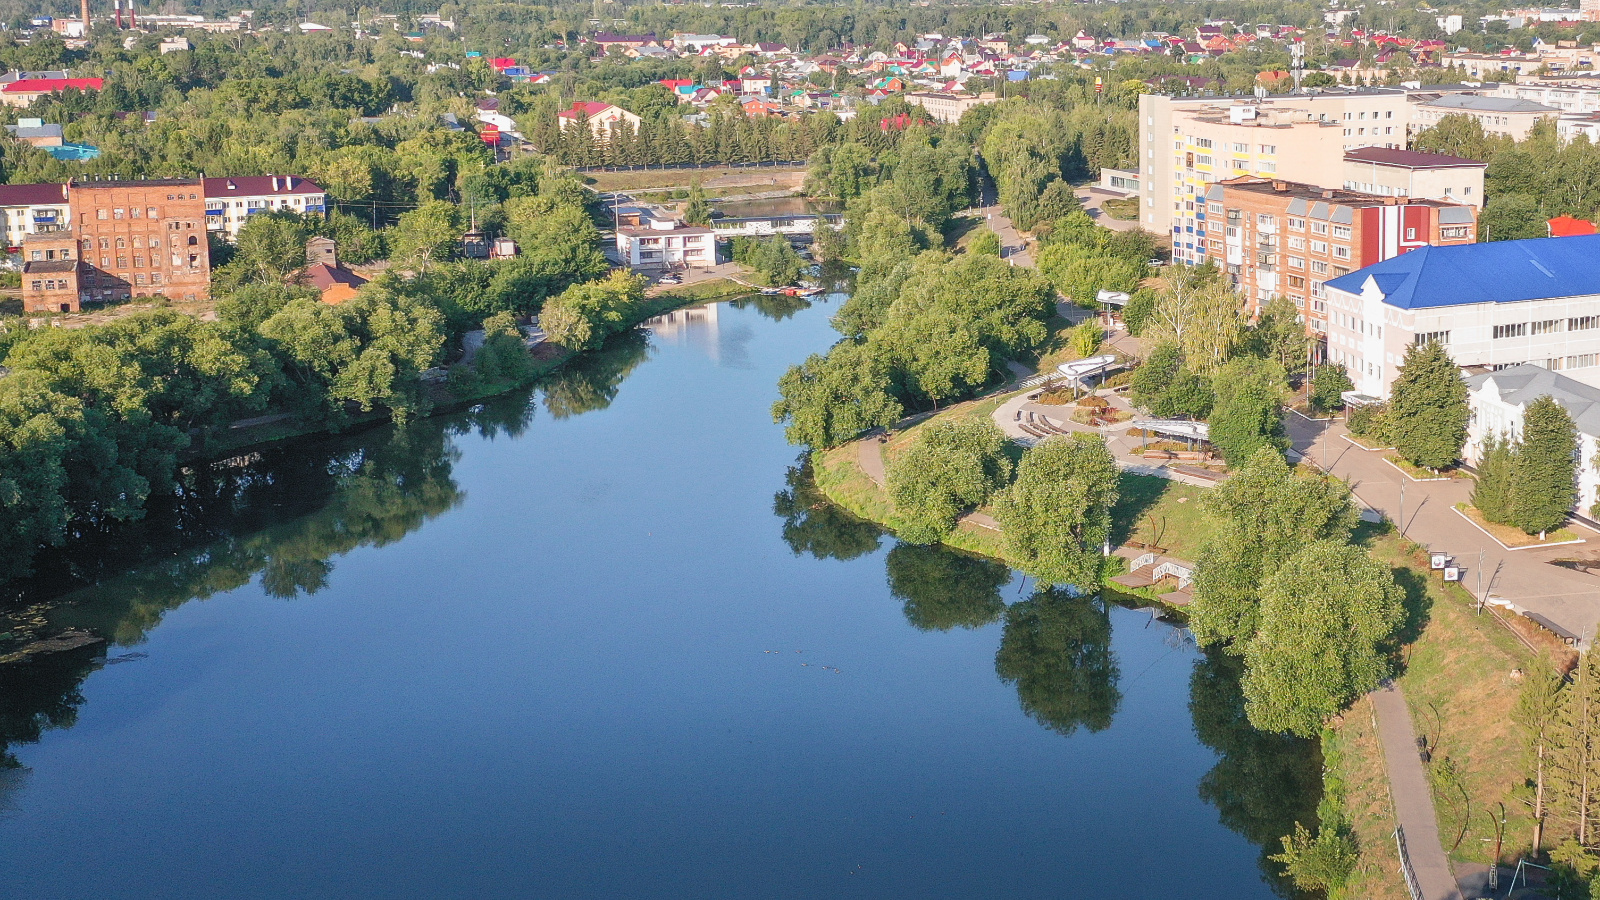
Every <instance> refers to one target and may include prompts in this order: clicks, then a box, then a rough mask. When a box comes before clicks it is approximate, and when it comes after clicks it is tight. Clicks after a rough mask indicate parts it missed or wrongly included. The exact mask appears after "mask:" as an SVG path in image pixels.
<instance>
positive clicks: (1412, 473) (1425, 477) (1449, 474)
mask: <svg viewBox="0 0 1600 900" xmlns="http://www.w3.org/2000/svg"><path fill="white" fill-rule="evenodd" d="M1383 459H1384V461H1385V462H1387V463H1388V464H1389V465H1391V466H1394V467H1395V468H1396V469H1399V470H1400V472H1401V473H1402V474H1403V475H1405V476H1406V477H1407V478H1409V479H1411V480H1412V481H1449V480H1450V479H1452V478H1459V479H1465V480H1467V481H1471V480H1472V476H1471V475H1468V474H1467V473H1466V472H1463V471H1461V470H1460V469H1455V468H1450V469H1439V470H1437V471H1435V470H1433V469H1424V468H1422V467H1421V466H1413V465H1412V464H1411V463H1409V462H1406V461H1405V460H1403V459H1401V458H1400V457H1398V456H1396V455H1395V454H1393V453H1391V454H1389V455H1388V456H1385V457H1384V458H1383Z"/></svg>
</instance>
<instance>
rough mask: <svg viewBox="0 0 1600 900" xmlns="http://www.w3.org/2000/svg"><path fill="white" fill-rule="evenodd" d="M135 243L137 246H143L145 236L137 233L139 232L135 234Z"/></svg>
mask: <svg viewBox="0 0 1600 900" xmlns="http://www.w3.org/2000/svg"><path fill="white" fill-rule="evenodd" d="M133 245H134V246H135V247H143V246H144V238H143V237H141V236H140V235H137V234H136V235H134V236H133Z"/></svg>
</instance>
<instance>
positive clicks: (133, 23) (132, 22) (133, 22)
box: [128, 0, 139, 28]
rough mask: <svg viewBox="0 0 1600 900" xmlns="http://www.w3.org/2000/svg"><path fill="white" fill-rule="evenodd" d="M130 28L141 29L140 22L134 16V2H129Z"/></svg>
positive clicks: (131, 0)
mask: <svg viewBox="0 0 1600 900" xmlns="http://www.w3.org/2000/svg"><path fill="white" fill-rule="evenodd" d="M128 27H129V28H138V27H139V20H138V19H137V18H136V17H135V16H134V14H133V0H128Z"/></svg>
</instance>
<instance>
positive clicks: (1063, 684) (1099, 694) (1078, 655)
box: [994, 588, 1122, 735]
mask: <svg viewBox="0 0 1600 900" xmlns="http://www.w3.org/2000/svg"><path fill="white" fill-rule="evenodd" d="M994 668H995V672H996V673H997V674H998V675H999V676H1000V678H1001V679H1002V680H1004V681H1006V682H1008V683H1015V684H1016V686H1017V699H1018V700H1020V701H1021V703H1022V709H1023V711H1024V712H1026V713H1027V714H1028V715H1029V716H1031V717H1032V718H1033V719H1034V720H1035V721H1037V722H1038V723H1039V724H1040V725H1043V726H1044V727H1046V728H1049V729H1050V730H1051V731H1054V732H1056V733H1058V734H1063V735H1071V734H1073V733H1075V732H1076V731H1077V730H1078V729H1079V728H1080V727H1081V728H1086V729H1088V730H1089V731H1091V732H1096V731H1104V730H1105V729H1107V728H1109V727H1111V720H1112V718H1113V717H1114V716H1115V715H1116V713H1117V707H1118V706H1119V705H1121V703H1122V692H1121V691H1120V690H1119V689H1118V688H1117V682H1118V680H1119V678H1120V676H1121V672H1120V670H1119V669H1118V667H1117V658H1116V655H1115V654H1114V653H1112V651H1111V616H1110V610H1109V609H1108V607H1107V603H1106V601H1105V600H1104V598H1101V597H1099V596H1094V597H1073V596H1071V595H1069V594H1068V593H1067V592H1066V591H1062V590H1056V589H1053V588H1052V589H1046V590H1042V591H1039V592H1038V593H1036V594H1034V595H1033V596H1032V597H1030V598H1028V599H1027V600H1024V601H1022V602H1021V603H1015V604H1012V606H1011V607H1010V608H1009V609H1007V610H1006V625H1005V631H1004V633H1003V634H1002V635H1001V636H1000V649H999V650H998V651H997V652H996V653H995V657H994Z"/></svg>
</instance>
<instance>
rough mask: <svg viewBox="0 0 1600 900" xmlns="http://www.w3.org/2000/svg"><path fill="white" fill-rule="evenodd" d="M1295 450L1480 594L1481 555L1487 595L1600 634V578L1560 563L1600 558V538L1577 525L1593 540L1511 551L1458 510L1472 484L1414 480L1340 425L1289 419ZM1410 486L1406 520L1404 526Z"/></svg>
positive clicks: (1578, 630) (1578, 632)
mask: <svg viewBox="0 0 1600 900" xmlns="http://www.w3.org/2000/svg"><path fill="white" fill-rule="evenodd" d="M1288 430H1289V436H1290V438H1291V440H1292V441H1293V445H1294V449H1295V450H1296V451H1298V452H1299V453H1301V454H1302V455H1303V457H1304V458H1305V459H1306V461H1307V462H1309V463H1312V464H1313V465H1317V466H1319V467H1321V468H1323V469H1326V470H1327V471H1330V472H1332V473H1333V474H1334V475H1337V476H1338V477H1340V478H1342V479H1344V480H1345V481H1347V482H1349V483H1350V487H1351V490H1352V491H1353V492H1354V493H1355V495H1356V498H1357V500H1359V501H1360V502H1361V504H1362V505H1364V506H1366V507H1369V508H1371V509H1374V510H1376V511H1378V512H1380V513H1382V514H1383V515H1384V516H1385V517H1387V518H1388V519H1389V520H1390V521H1392V522H1399V524H1400V525H1401V530H1402V531H1403V532H1404V533H1405V535H1406V537H1409V538H1411V539H1412V540H1414V541H1416V542H1417V543H1419V544H1421V545H1423V546H1425V547H1427V548H1428V549H1429V550H1430V551H1433V552H1436V553H1448V554H1450V555H1451V556H1452V557H1454V559H1455V562H1456V564H1458V565H1461V566H1464V567H1465V569H1466V573H1465V575H1464V576H1463V577H1462V584H1463V586H1464V587H1466V588H1467V589H1468V590H1469V591H1472V592H1474V593H1476V591H1477V588H1478V574H1479V572H1478V568H1479V566H1478V554H1479V552H1480V551H1482V553H1483V565H1482V575H1483V592H1484V594H1485V595H1486V596H1487V597H1492V598H1496V599H1497V600H1499V601H1503V602H1504V603H1505V604H1506V605H1509V606H1510V607H1511V608H1512V609H1514V610H1516V611H1518V612H1522V611H1528V612H1533V613H1537V614H1538V615H1541V616H1544V617H1545V618H1547V619H1549V620H1550V621H1551V622H1553V623H1555V624H1556V625H1558V626H1559V627H1561V628H1563V629H1565V630H1566V631H1568V632H1570V633H1571V634H1573V635H1579V636H1583V637H1584V638H1590V637H1593V635H1594V634H1595V628H1596V623H1597V622H1600V578H1596V577H1595V576H1592V575H1586V574H1583V573H1582V572H1576V571H1573V570H1571V569H1566V568H1563V567H1560V566H1556V565H1552V564H1551V563H1552V561H1553V560H1557V559H1563V558H1569V557H1574V556H1593V555H1595V554H1596V553H1597V552H1600V534H1596V533H1595V532H1593V531H1590V530H1589V529H1587V528H1584V527H1581V526H1574V527H1573V530H1574V531H1576V532H1578V534H1579V535H1580V536H1582V537H1583V538H1585V539H1586V543H1583V544H1572V545H1567V546H1563V547H1552V548H1549V549H1542V550H1506V549H1504V548H1502V547H1501V546H1500V545H1499V544H1497V543H1496V542H1495V541H1494V539H1493V538H1490V537H1489V536H1488V535H1486V534H1484V533H1483V532H1482V531H1480V530H1479V529H1478V528H1477V526H1475V525H1473V524H1472V523H1470V522H1468V521H1467V520H1466V519H1465V518H1463V517H1462V516H1461V514H1460V513H1458V512H1457V511H1456V510H1455V509H1454V507H1455V505H1456V504H1457V503H1466V502H1470V500H1471V498H1472V483H1471V482H1470V481H1468V480H1465V479H1463V480H1455V481H1411V480H1410V479H1408V478H1407V477H1406V476H1405V475H1403V474H1401V472H1400V471H1399V470H1398V469H1396V468H1395V467H1394V466H1393V465H1392V464H1390V463H1388V462H1386V461H1385V460H1384V458H1383V457H1384V456H1385V455H1386V454H1384V453H1383V452H1380V451H1373V450H1365V449H1362V448H1360V447H1357V446H1356V445H1354V444H1352V443H1350V442H1349V441H1347V440H1345V439H1344V435H1345V434H1347V433H1348V432H1347V431H1346V429H1345V428H1344V426H1343V424H1342V423H1340V422H1339V420H1337V419H1335V420H1332V421H1328V422H1318V421H1312V420H1308V419H1305V418H1304V417H1301V416H1297V415H1294V414H1292V413H1291V414H1290V415H1289V419H1288ZM1402 483H1404V485H1405V488H1404V497H1403V500H1404V521H1401V514H1402V511H1401V505H1402V494H1401V484H1402Z"/></svg>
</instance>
